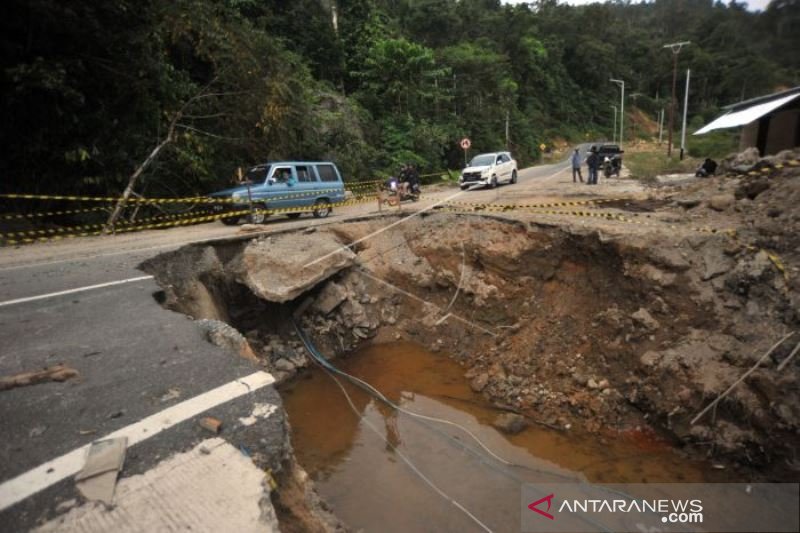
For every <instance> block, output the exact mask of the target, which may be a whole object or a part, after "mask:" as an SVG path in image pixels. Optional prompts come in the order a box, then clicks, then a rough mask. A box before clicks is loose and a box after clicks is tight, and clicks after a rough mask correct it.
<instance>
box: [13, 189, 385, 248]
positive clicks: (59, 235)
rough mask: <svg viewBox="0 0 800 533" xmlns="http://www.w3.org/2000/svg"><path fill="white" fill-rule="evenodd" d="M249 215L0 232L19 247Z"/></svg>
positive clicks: (298, 209)
mask: <svg viewBox="0 0 800 533" xmlns="http://www.w3.org/2000/svg"><path fill="white" fill-rule="evenodd" d="M372 201H374V198H373V197H364V198H359V199H353V200H345V201H342V202H334V203H327V202H326V203H325V204H316V205H309V206H303V207H285V208H273V209H254V210H253V213H256V214H264V215H267V216H269V215H273V214H291V213H311V212H314V211H316V210H318V209H324V208H329V209H333V208H334V207H345V206H350V205H358V204H363V203H367V202H372ZM250 213H251V211H250V210H249V209H242V210H236V211H226V212H222V213H216V214H212V215H203V216H196V214H191V215H186V216H183V217H182V218H178V219H177V220H170V221H165V222H154V221H156V220H159V219H163V218H165V217H153V218H151V219H145V220H141V221H138V222H134V223H120V224H119V225H118V226H116V227H115V228H110V227H108V226H106V225H105V224H87V225H82V226H68V227H62V228H55V229H42V230H30V231H20V232H9V233H0V241H3V242H4V243H5V244H6V245H11V246H16V245H20V244H33V243H36V242H48V241H55V240H62V239H73V238H76V237H93V236H100V235H107V234H109V233H114V234H116V233H130V232H134V231H144V230H150V229H163V228H169V227H177V226H187V225H194V224H201V223H204V222H212V221H215V220H220V219H222V218H229V217H242V216H245V215H248V214H250ZM167 216H177V215H167Z"/></svg>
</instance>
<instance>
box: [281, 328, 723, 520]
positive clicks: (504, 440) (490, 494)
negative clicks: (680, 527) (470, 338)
mask: <svg viewBox="0 0 800 533" xmlns="http://www.w3.org/2000/svg"><path fill="white" fill-rule="evenodd" d="M334 364H335V365H336V366H337V367H338V368H340V369H341V370H343V371H344V372H347V373H348V374H351V375H354V376H357V377H359V378H361V379H363V380H365V381H367V382H368V383H370V384H371V385H373V386H374V387H376V388H377V389H378V390H380V391H381V392H382V393H383V394H385V395H386V396H387V397H388V398H389V399H390V400H392V401H393V402H395V403H396V404H400V405H401V406H402V407H403V408H405V409H407V410H410V411H414V412H417V413H421V414H424V415H428V416H432V417H439V418H443V419H447V420H451V421H453V422H456V423H458V424H461V425H463V426H465V427H466V428H468V429H469V430H470V431H471V432H472V433H474V434H475V435H476V436H477V437H478V438H479V439H480V440H481V441H482V442H483V443H484V444H485V445H486V446H487V447H489V448H490V449H491V450H492V452H493V453H494V454H496V455H497V456H499V457H500V458H502V459H503V460H504V461H506V462H510V463H513V465H508V464H504V463H503V462H500V461H498V460H497V459H494V458H492V457H491V456H489V454H488V453H486V452H485V451H484V450H482V449H481V448H480V446H479V445H478V444H477V443H476V442H475V441H474V440H473V439H471V438H470V437H469V436H468V435H467V434H466V433H464V432H463V431H461V430H459V429H456V428H453V427H452V426H447V425H444V424H440V423H434V422H429V421H422V422H421V421H419V419H416V418H414V417H411V416H409V415H407V414H405V413H402V412H398V411H396V410H394V409H393V408H391V407H389V406H387V405H385V404H383V403H382V402H380V401H378V400H376V399H374V398H372V397H371V396H369V395H367V394H366V393H365V392H363V391H362V390H361V389H358V388H356V387H355V386H353V385H350V384H347V383H346V382H344V381H343V382H342V384H343V386H344V387H345V389H346V390H347V392H348V394H349V395H350V397H351V401H352V403H353V406H352V407H351V406H350V405H349V404H348V402H347V400H346V398H345V396H344V395H343V393H342V390H341V389H340V388H339V387H338V386H337V385H336V383H335V382H334V381H333V380H332V379H331V378H330V377H329V375H328V374H326V373H325V372H323V371H322V370H320V369H319V368H313V369H312V370H311V371H309V372H307V373H305V374H303V375H301V376H299V377H298V378H297V379H295V380H294V381H292V382H290V383H288V384H286V385H284V386H283V387H282V388H281V389H282V390H281V392H282V394H283V397H284V402H285V407H286V410H287V412H288V414H289V421H290V424H291V426H292V443H293V446H294V449H295V453H296V455H297V458H298V460H299V462H300V464H301V465H302V466H303V467H304V468H305V469H306V470H307V471H308V473H309V474H310V476H311V478H312V479H313V480H314V482H315V484H316V486H317V489H318V491H319V493H320V494H321V495H322V497H323V498H324V499H325V500H326V501H327V502H328V503H329V504H330V505H331V507H332V509H333V511H334V512H335V513H336V514H337V515H338V516H339V517H340V518H341V519H343V520H344V521H345V522H346V523H347V524H348V525H349V526H351V527H352V528H353V529H354V530H358V529H363V530H364V531H472V530H479V529H480V526H478V525H477V524H476V523H475V522H474V521H473V520H471V519H470V518H469V517H467V516H466V515H465V514H464V513H463V512H462V511H460V510H458V509H457V508H456V507H455V506H454V505H453V503H451V502H450V501H448V500H447V499H446V498H445V497H444V496H443V495H442V494H440V493H438V492H437V491H436V490H435V489H434V488H432V487H431V486H429V485H428V484H427V483H426V482H425V481H423V480H422V479H421V478H420V477H419V476H418V475H417V474H415V473H414V472H413V471H412V469H411V467H409V465H408V464H407V463H406V462H405V461H404V459H403V458H406V459H407V460H408V461H410V462H411V463H413V465H414V466H415V467H416V468H417V469H418V470H419V472H420V473H421V474H422V475H424V476H425V477H426V478H427V479H428V480H429V481H430V483H432V484H434V485H435V486H436V487H437V488H438V489H439V490H441V491H442V492H443V493H444V494H445V495H446V496H447V497H448V498H452V499H454V500H455V501H457V502H458V503H459V504H460V505H462V506H463V507H465V508H466V509H468V510H469V511H470V512H471V513H473V514H474V515H475V517H476V518H477V519H478V520H480V521H481V522H483V523H484V524H485V525H486V526H488V527H489V528H490V529H492V530H494V531H511V530H518V529H519V527H520V526H519V525H520V522H519V520H520V512H521V508H522V506H521V504H520V487H521V485H522V484H523V483H526V482H527V483H536V482H540V483H541V482H559V481H562V482H563V481H571V480H575V479H581V480H585V481H590V482H599V483H641V482H703V481H720V480H721V476H724V475H725V474H724V473H721V472H719V471H716V470H713V469H712V468H711V466H710V465H709V464H706V463H702V462H697V461H691V460H688V459H686V458H685V457H682V456H681V455H680V454H679V453H678V452H677V451H675V450H674V448H673V447H672V446H670V444H669V443H667V442H664V441H662V440H659V439H658V438H655V437H653V436H651V435H647V436H645V434H642V433H640V432H639V433H631V434H624V435H620V434H613V435H612V434H608V435H597V434H591V435H589V434H583V433H581V432H579V431H576V430H569V431H557V430H553V429H549V428H546V427H542V426H536V425H532V426H530V427H528V428H527V429H525V430H524V431H522V432H521V433H519V434H517V435H505V434H503V433H501V432H499V431H498V430H496V429H495V428H494V427H492V425H491V422H492V421H493V420H494V418H495V417H496V416H497V415H498V414H499V413H501V411H498V410H497V409H495V408H493V407H492V406H490V405H489V404H488V403H487V402H486V401H485V400H484V399H483V397H482V396H480V395H479V394H476V393H474V392H473V391H472V390H471V389H470V388H469V386H468V385H467V382H466V380H465V379H464V377H463V373H464V370H463V369H462V368H461V367H460V366H459V365H458V364H457V363H455V362H454V361H452V360H451V359H449V358H448V357H447V356H446V355H444V354H442V353H436V354H434V353H431V352H429V351H427V350H425V349H424V348H422V347H420V346H418V345H415V344H411V343H392V344H377V345H372V346H369V347H366V348H364V349H362V350H360V351H358V352H356V353H354V354H352V355H350V356H349V357H347V358H346V359H339V360H336V361H335V362H334ZM354 408H355V411H357V414H356V412H354Z"/></svg>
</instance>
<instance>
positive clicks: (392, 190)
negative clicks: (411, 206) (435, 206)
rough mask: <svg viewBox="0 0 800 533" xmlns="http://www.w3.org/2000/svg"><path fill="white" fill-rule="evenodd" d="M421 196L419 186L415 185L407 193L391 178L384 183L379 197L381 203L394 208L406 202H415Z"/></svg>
mask: <svg viewBox="0 0 800 533" xmlns="http://www.w3.org/2000/svg"><path fill="white" fill-rule="evenodd" d="M421 194H422V190H421V189H420V187H419V184H416V183H415V184H414V185H412V186H411V188H410V189H409V190H408V191H402V190H401V187H400V183H399V182H398V180H397V179H396V178H394V177H392V178H389V179H388V180H386V182H385V183H384V185H383V191H382V194H381V197H382V201H383V202H385V203H387V204H389V205H392V206H394V205H398V204H399V203H400V202H405V201H406V200H411V201H412V202H416V201H418V200H419V197H420V195H421Z"/></svg>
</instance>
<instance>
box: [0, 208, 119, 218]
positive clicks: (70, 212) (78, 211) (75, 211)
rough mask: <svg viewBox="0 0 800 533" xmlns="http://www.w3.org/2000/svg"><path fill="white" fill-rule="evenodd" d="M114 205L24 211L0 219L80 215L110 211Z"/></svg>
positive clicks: (0, 216) (1, 216) (2, 216)
mask: <svg viewBox="0 0 800 533" xmlns="http://www.w3.org/2000/svg"><path fill="white" fill-rule="evenodd" d="M111 209H113V207H112V206H105V207H89V208H86V209H67V210H65V211H47V212H45V213H23V214H15V215H0V220H18V219H25V218H40V217H55V216H60V215H78V214H81V213H95V212H97V211H110V210H111Z"/></svg>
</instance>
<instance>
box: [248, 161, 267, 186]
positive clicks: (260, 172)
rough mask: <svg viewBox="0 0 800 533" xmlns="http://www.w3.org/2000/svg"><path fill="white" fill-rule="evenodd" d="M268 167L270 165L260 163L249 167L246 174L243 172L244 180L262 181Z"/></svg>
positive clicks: (265, 176)
mask: <svg viewBox="0 0 800 533" xmlns="http://www.w3.org/2000/svg"><path fill="white" fill-rule="evenodd" d="M269 167H270V165H260V166H257V167H253V168H251V169H250V170H248V171H247V174H245V176H244V180H245V181H246V182H247V181H249V182H250V183H263V182H264V181H266V179H267V176H268V175H269Z"/></svg>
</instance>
